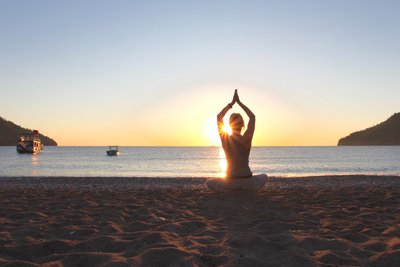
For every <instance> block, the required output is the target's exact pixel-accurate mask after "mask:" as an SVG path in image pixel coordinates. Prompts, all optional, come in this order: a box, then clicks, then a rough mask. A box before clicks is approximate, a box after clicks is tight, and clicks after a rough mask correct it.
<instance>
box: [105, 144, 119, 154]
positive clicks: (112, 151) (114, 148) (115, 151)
mask: <svg viewBox="0 0 400 267" xmlns="http://www.w3.org/2000/svg"><path fill="white" fill-rule="evenodd" d="M106 152H107V155H108V156H118V155H119V150H118V146H108V150H107V151H106Z"/></svg>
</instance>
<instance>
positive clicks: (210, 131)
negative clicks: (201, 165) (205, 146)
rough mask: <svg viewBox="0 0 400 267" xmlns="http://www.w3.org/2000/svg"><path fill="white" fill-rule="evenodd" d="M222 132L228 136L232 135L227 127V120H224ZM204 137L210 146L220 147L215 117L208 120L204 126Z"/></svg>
mask: <svg viewBox="0 0 400 267" xmlns="http://www.w3.org/2000/svg"><path fill="white" fill-rule="evenodd" d="M222 130H223V131H224V132H226V133H228V134H232V129H231V127H229V118H224V128H223V129H222ZM205 135H206V136H207V138H208V140H209V142H210V143H211V145H213V146H218V145H221V140H220V138H219V134H218V128H217V118H216V117H212V118H210V119H208V121H207V123H206V124H205Z"/></svg>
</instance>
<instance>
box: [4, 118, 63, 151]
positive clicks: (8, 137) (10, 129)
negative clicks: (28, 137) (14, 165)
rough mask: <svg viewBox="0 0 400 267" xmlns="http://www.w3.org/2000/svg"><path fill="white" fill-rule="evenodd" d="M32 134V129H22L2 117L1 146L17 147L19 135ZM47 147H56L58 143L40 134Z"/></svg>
mask: <svg viewBox="0 0 400 267" xmlns="http://www.w3.org/2000/svg"><path fill="white" fill-rule="evenodd" d="M28 133H32V130H31V129H27V128H22V127H21V126H19V125H16V124H15V123H13V122H11V121H7V120H5V119H3V118H2V117H0V146H16V145H17V139H18V135H19V134H28ZM39 136H40V138H41V139H42V142H43V144H44V145H45V146H56V145H57V142H56V141H54V140H53V139H51V138H50V137H47V136H45V135H42V134H40V133H39Z"/></svg>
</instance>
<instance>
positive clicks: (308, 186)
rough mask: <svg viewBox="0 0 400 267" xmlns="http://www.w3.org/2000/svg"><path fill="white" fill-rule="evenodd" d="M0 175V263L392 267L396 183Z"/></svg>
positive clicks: (399, 203) (398, 242)
mask: <svg viewBox="0 0 400 267" xmlns="http://www.w3.org/2000/svg"><path fill="white" fill-rule="evenodd" d="M204 181H205V179H199V178H197V179H188V178H183V179H177V178H169V179H165V178H157V179H154V178H54V177H53V178H52V177H47V178H45V177H42V178H27V177H25V178H22V177H21V178H7V177H3V178H0V266H38V265H40V266H352V265H353V266H400V177H383V176H362V175H358V176H325V177H309V178H290V179H289V178H269V179H268V182H267V188H266V189H265V190H264V191H263V192H261V193H241V192H230V193H219V194H218V193H211V192H210V191H209V190H208V189H206V188H205V187H204Z"/></svg>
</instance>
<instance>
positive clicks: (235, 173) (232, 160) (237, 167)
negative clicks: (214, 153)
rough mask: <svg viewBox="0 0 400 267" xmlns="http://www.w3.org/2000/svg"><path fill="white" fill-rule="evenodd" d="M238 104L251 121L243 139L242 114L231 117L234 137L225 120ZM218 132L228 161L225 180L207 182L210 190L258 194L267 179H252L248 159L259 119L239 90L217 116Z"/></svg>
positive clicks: (264, 177) (255, 177) (262, 176)
mask: <svg viewBox="0 0 400 267" xmlns="http://www.w3.org/2000/svg"><path fill="white" fill-rule="evenodd" d="M235 103H237V104H238V105H239V106H240V107H241V108H242V109H243V110H244V111H245V112H246V114H247V116H248V117H249V123H248V124H247V129H246V131H245V132H244V134H243V135H242V129H243V127H244V121H243V118H242V116H241V115H240V114H239V113H232V114H231V116H230V118H229V126H230V127H231V129H232V134H231V135H229V133H227V132H225V131H224V130H223V128H224V120H223V119H224V117H225V115H226V113H227V112H228V110H229V109H231V108H232V107H233V105H234V104H235ZM217 123H218V132H219V136H220V138H221V143H222V148H223V149H224V152H225V157H226V161H227V169H226V179H211V180H208V181H207V186H208V187H209V188H210V189H211V190H213V191H216V192H225V191H228V190H246V191H259V190H260V189H261V188H262V187H263V186H264V185H265V182H266V177H267V176H266V175H265V174H262V175H257V176H253V174H252V172H251V170H250V167H249V155H250V150H251V141H252V139H253V134H254V129H255V123H256V117H255V115H254V113H253V112H252V111H251V110H250V109H249V108H248V107H246V106H245V105H244V104H243V103H242V102H241V101H240V99H239V95H238V92H237V89H236V90H235V93H234V95H233V99H232V102H231V103H229V104H228V105H227V106H226V107H224V108H223V109H222V110H221V112H220V113H219V114H218V116H217Z"/></svg>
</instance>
